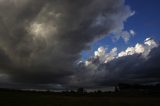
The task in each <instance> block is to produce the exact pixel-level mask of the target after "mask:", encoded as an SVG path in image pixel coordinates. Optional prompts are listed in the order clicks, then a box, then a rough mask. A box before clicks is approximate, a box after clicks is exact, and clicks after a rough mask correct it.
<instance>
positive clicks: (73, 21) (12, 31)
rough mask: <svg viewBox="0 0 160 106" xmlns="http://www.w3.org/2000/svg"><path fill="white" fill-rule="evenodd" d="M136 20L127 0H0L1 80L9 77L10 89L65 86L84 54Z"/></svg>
mask: <svg viewBox="0 0 160 106" xmlns="http://www.w3.org/2000/svg"><path fill="white" fill-rule="evenodd" d="M132 15H133V12H132V11H131V9H130V7H129V6H127V5H125V2H124V0H0V24H1V26H0V58H1V60H0V74H1V76H2V78H3V79H4V77H3V76H7V77H6V78H7V82H8V83H5V84H6V86H8V85H7V84H10V85H11V86H12V87H17V86H20V85H22V87H26V86H32V87H34V86H38V87H39V86H40V85H41V86H43V85H44V86H46V85H52V86H53V85H61V86H67V84H68V83H70V81H71V79H72V78H73V77H74V75H75V73H77V72H76V71H75V70H76V69H75V67H76V64H75V63H76V61H77V60H78V59H79V58H80V53H81V51H83V50H86V49H88V48H89V44H90V43H92V42H93V41H95V40H97V39H99V38H101V37H102V36H104V35H107V34H109V33H111V32H116V31H121V30H123V29H124V25H123V23H124V21H126V20H127V18H129V17H130V16H132ZM5 84H3V86H4V85H5ZM33 85H34V86H33Z"/></svg>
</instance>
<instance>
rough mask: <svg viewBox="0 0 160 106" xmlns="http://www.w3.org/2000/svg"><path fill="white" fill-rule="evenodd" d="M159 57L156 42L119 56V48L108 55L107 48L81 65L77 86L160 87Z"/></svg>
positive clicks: (136, 47) (137, 46) (136, 46)
mask: <svg viewBox="0 0 160 106" xmlns="http://www.w3.org/2000/svg"><path fill="white" fill-rule="evenodd" d="M159 54H160V46H159V43H158V42H157V41H155V40H154V39H152V38H147V39H146V40H145V41H144V43H143V44H140V43H137V44H136V45H135V46H134V47H128V48H127V49H126V50H125V51H122V52H119V53H118V49H117V48H113V49H112V50H111V51H109V52H107V51H106V49H105V48H104V47H99V48H98V50H97V51H95V54H94V56H92V57H90V58H89V59H87V60H86V61H84V62H80V63H79V64H78V66H79V69H80V70H83V71H80V70H79V74H78V76H76V77H75V79H76V78H79V79H76V80H77V82H79V85H81V86H82V85H84V86H85V87H91V86H95V87H100V86H101V87H105V86H114V85H117V84H119V83H130V84H156V83H159V82H160V71H159V70H160V66H159V64H160V62H159V58H160V55H159ZM82 76H83V80H82V79H81V77H82ZM86 82H87V83H86ZM85 84H86V85H85Z"/></svg>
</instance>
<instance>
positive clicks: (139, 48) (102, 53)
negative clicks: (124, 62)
mask: <svg viewBox="0 0 160 106" xmlns="http://www.w3.org/2000/svg"><path fill="white" fill-rule="evenodd" d="M155 47H158V43H157V42H156V41H155V40H154V39H152V38H146V39H145V41H144V44H140V43H137V44H136V45H135V46H134V47H128V48H127V49H126V50H125V51H121V52H119V53H118V52H117V51H118V49H117V48H116V47H115V48H113V49H111V51H110V52H106V48H104V47H102V46H101V47H99V48H98V50H97V51H95V55H94V57H93V59H97V58H98V59H99V62H100V63H108V62H110V61H112V60H114V59H117V58H120V57H124V56H129V55H134V54H141V55H142V57H144V58H147V56H148V54H149V53H150V51H151V50H152V49H153V48H155ZM85 64H86V66H88V65H90V64H92V60H90V61H88V60H87V61H86V62H85Z"/></svg>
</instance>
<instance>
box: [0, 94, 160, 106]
mask: <svg viewBox="0 0 160 106" xmlns="http://www.w3.org/2000/svg"><path fill="white" fill-rule="evenodd" d="M0 106H160V97H158V96H152V97H150V96H139V97H138V96H104V95H103V96H86V95H85V96H83V95H81V96H76V95H68V96H67V95H58V94H52V93H31V92H0Z"/></svg>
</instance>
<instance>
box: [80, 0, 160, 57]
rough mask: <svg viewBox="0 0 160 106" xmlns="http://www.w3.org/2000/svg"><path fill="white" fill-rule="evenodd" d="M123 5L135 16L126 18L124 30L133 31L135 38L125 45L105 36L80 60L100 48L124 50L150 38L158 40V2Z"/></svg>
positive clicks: (131, 1)
mask: <svg viewBox="0 0 160 106" xmlns="http://www.w3.org/2000/svg"><path fill="white" fill-rule="evenodd" d="M125 4H127V5H129V6H130V8H131V9H132V10H133V11H135V14H134V15H133V16H132V17H130V18H128V19H127V21H126V22H125V24H124V26H125V27H124V29H126V30H131V29H132V30H134V31H135V36H134V37H132V38H130V40H129V41H128V42H127V43H125V42H124V41H123V39H118V40H116V41H115V42H113V40H112V35H110V36H105V37H103V38H101V39H99V40H97V41H95V42H93V43H92V44H91V50H89V51H88V50H85V51H83V52H82V59H86V58H87V57H88V56H89V55H93V53H94V51H95V50H96V49H97V48H98V47H100V46H104V47H108V48H110V49H111V48H113V47H118V48H119V49H120V50H124V49H126V48H127V46H133V45H135V44H136V43H137V42H143V41H144V39H145V38H147V37H152V38H154V39H157V40H160V36H159V35H160V32H159V27H160V20H159V19H160V14H158V13H159V10H160V7H159V4H160V1H159V0H147V1H145V0H141V1H139V0H126V1H125Z"/></svg>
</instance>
